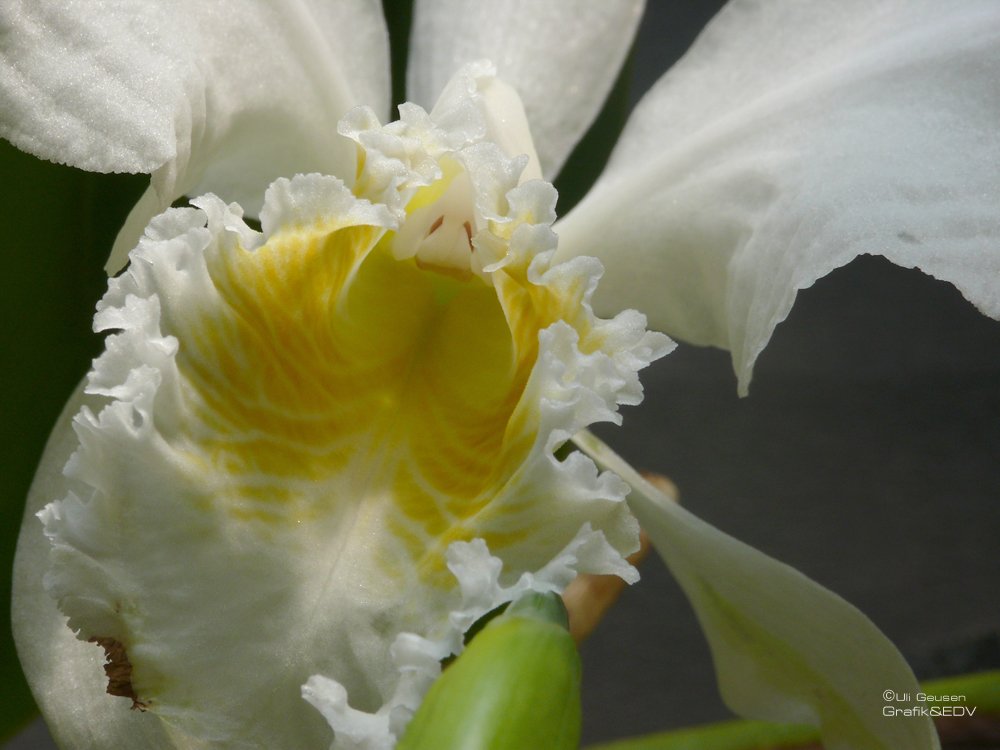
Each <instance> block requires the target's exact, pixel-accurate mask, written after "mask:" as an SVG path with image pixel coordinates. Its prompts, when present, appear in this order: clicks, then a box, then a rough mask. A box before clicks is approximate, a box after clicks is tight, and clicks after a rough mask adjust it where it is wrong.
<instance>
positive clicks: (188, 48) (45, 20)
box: [0, 0, 389, 271]
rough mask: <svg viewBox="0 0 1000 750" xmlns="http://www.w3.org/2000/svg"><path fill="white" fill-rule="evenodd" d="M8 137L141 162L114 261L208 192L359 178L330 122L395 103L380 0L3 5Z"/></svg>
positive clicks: (2, 115)
mask: <svg viewBox="0 0 1000 750" xmlns="http://www.w3.org/2000/svg"><path fill="white" fill-rule="evenodd" d="M0 36H2V37H3V38H4V40H5V41H4V54H3V57H2V58H0V136H2V137H4V138H7V139H9V140H10V141H11V142H12V143H14V145H16V146H18V147H19V148H22V149H24V150H26V151H29V152H30V153H32V154H35V155H36V156H40V157H42V158H45V159H51V160H54V161H58V162H62V163H66V164H70V165H72V166H76V167H81V168H83V169H87V170H90V171H98V172H145V173H151V174H152V175H153V178H152V184H151V186H150V188H149V191H148V192H147V193H146V194H145V196H144V197H143V198H142V200H141V201H140V203H139V205H137V206H136V208H135V209H134V211H133V214H132V215H131V216H130V218H129V220H128V221H127V222H126V226H125V227H124V229H123V232H122V234H121V235H120V236H119V239H118V241H117V242H116V246H115V253H114V255H113V257H112V258H111V260H110V261H109V270H111V271H116V270H118V269H119V268H120V267H121V266H122V265H123V264H124V262H125V255H126V253H127V252H128V251H129V250H131V249H132V248H133V247H134V246H135V243H136V241H137V240H138V238H139V236H140V234H141V232H142V229H143V228H144V227H145V226H146V224H147V223H148V221H149V219H151V218H152V217H153V216H154V215H156V214H158V213H159V212H160V211H162V210H163V209H165V208H166V207H167V206H169V205H170V204H171V202H173V201H174V200H175V199H176V198H178V197H179V196H181V195H196V194H201V193H204V192H214V193H218V194H219V195H221V196H223V197H225V198H226V199H227V200H235V201H239V202H240V203H242V204H243V206H244V207H245V208H246V209H247V210H248V211H249V212H250V213H251V214H256V212H257V211H258V210H259V208H260V199H261V196H262V195H263V192H264V188H265V187H266V186H267V185H268V184H269V183H270V182H271V181H272V180H274V179H275V178H277V177H280V176H291V175H293V174H295V173H298V172H315V171H321V172H324V173H327V174H335V175H338V176H340V177H342V178H345V179H347V178H350V177H351V176H352V173H353V164H354V161H353V160H354V152H353V148H352V147H351V144H349V143H347V142H346V141H343V139H339V138H338V137H337V135H336V124H337V121H338V120H339V119H340V118H341V117H342V116H343V115H344V113H345V112H346V111H347V110H348V109H350V108H351V107H354V106H356V105H358V104H368V105H369V106H372V107H375V108H376V109H377V111H378V112H379V113H380V114H381V115H382V116H384V115H385V114H387V112H388V96H389V74H388V42H387V38H386V31H385V22H384V20H383V18H382V13H381V8H380V5H379V3H378V2H376V1H375V0H349V1H348V2H338V3H326V2H317V1H316V0H308V1H307V2H287V1H282V2H258V1H256V0H254V1H251V2H242V3H238V4H219V3H205V2H191V1H190V0H178V1H177V2H171V3H156V4H150V3H143V2H137V1H136V0H126V1H124V2H116V3H105V4H102V6H100V7H93V6H91V5H89V4H83V5H75V4H66V3H55V2H49V1H43V2H36V1H35V0H27V1H25V0H15V1H14V2H10V3H4V4H3V6H2V8H0Z"/></svg>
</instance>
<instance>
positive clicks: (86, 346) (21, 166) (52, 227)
mask: <svg viewBox="0 0 1000 750" xmlns="http://www.w3.org/2000/svg"><path fill="white" fill-rule="evenodd" d="M0 175H3V180H0V222H2V226H3V229H4V234H3V245H4V247H3V250H2V252H3V260H4V265H5V268H4V271H5V272H4V274H3V277H2V280H0V285H2V289H0V319H2V320H3V322H4V325H2V326H0V368H2V372H3V385H4V387H3V389H2V391H0V404H2V407H0V415H2V420H3V425H4V432H3V445H2V446H0V450H2V451H3V468H2V475H3V477H4V485H3V495H2V496H0V503H2V506H0V507H2V513H3V516H2V517H3V523H2V525H0V570H2V573H0V584H2V590H0V591H2V595H3V596H4V598H5V601H8V602H9V601H10V590H11V567H12V564H13V558H14V548H15V544H16V540H17V534H18V530H19V529H20V527H21V513H22V509H23V507H24V499H25V496H26V495H27V492H28V486H29V485H30V483H31V479H32V476H33V475H34V471H35V465H36V463H37V461H38V458H39V456H40V455H41V451H42V448H43V447H44V445H45V440H46V438H47V437H48V433H49V430H50V429H51V427H52V424H53V423H54V422H55V419H56V417H57V416H58V414H59V412H60V410H61V409H62V405H63V403H64V402H65V400H66V399H67V398H68V397H69V394H70V393H71V392H72V390H73V388H74V386H75V385H76V383H77V382H78V381H79V380H80V378H81V377H82V376H83V374H84V372H86V370H87V366H88V364H89V360H90V358H91V357H92V356H94V355H96V353H97V351H98V341H97V337H96V336H94V335H93V334H92V333H91V332H90V319H91V317H92V316H93V310H94V304H95V303H96V302H97V299H98V298H99V296H100V295H101V293H102V292H103V290H104V287H105V286H106V284H107V276H106V275H105V274H104V272H103V271H102V266H103V264H104V261H105V259H106V258H107V255H108V252H109V250H110V248H111V242H112V240H113V239H114V236H115V234H116V232H117V230H118V227H119V226H120V225H121V222H122V221H123V219H124V216H125V213H126V212H127V211H128V208H129V207H130V206H131V202H134V199H135V197H137V196H138V193H139V192H141V190H142V187H143V186H144V185H145V183H146V182H147V180H148V178H145V177H131V176H122V175H110V176H107V175H92V174H87V173H85V172H81V171H79V170H74V169H70V168H68V167H62V166H59V165H56V164H51V163H48V162H43V161H39V160H38V159H35V158H33V157H31V156H28V155H26V154H23V153H21V152H19V151H17V150H16V149H15V148H14V147H13V146H11V145H10V144H8V143H6V142H3V141H0ZM39 531H40V527H39ZM0 681H2V683H3V685H4V700H3V701H0V739H3V738H6V737H9V736H10V735H11V734H12V733H14V732H15V731H16V730H17V729H18V728H19V727H20V726H21V725H23V724H24V723H25V722H27V721H28V720H29V719H30V718H31V716H32V715H33V714H34V711H35V708H34V703H33V701H32V699H31V695H30V693H29V692H28V688H27V685H26V684H25V681H24V677H23V675H22V674H21V668H20V665H19V664H18V661H17V656H16V654H15V651H14V644H13V640H12V638H11V635H10V624H9V619H8V618H7V617H4V618H3V626H2V630H0Z"/></svg>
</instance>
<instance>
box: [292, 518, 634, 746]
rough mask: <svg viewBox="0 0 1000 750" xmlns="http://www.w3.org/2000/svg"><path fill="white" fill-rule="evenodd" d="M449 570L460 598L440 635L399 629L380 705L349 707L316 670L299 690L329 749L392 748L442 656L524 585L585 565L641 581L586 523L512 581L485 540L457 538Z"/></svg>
mask: <svg viewBox="0 0 1000 750" xmlns="http://www.w3.org/2000/svg"><path fill="white" fill-rule="evenodd" d="M448 569H449V570H450V571H451V572H452V573H453V574H454V575H455V578H456V580H457V583H458V587H459V590H460V592H461V604H460V605H459V606H458V608H457V609H455V610H453V611H452V612H451V613H450V615H449V617H448V622H447V625H446V626H445V627H444V628H442V629H441V630H440V631H439V633H438V637H437V638H435V639H428V638H423V637H421V636H418V635H416V634H414V633H401V634H400V635H399V636H397V638H396V641H395V643H393V645H392V658H393V661H394V662H395V664H396V666H397V668H398V669H399V671H400V680H399V683H398V685H397V687H396V692H395V694H394V695H393V697H392V699H391V700H390V701H389V702H387V703H386V705H385V706H383V707H382V708H381V709H379V711H377V712H375V713H367V712H364V711H359V710H357V709H354V708H352V707H351V706H350V705H349V703H348V700H347V699H348V693H347V690H346V689H345V688H344V687H343V686H342V685H341V684H340V683H339V682H337V681H336V680H332V679H329V678H327V677H324V676H322V675H314V676H313V677H311V678H310V679H309V680H308V682H306V684H305V685H303V686H302V697H303V698H305V699H306V700H307V701H309V703H311V704H312V705H313V706H315V707H316V708H317V709H318V710H319V711H320V713H322V714H323V716H324V717H325V718H326V720H327V721H328V722H329V723H330V726H331V727H332V728H333V730H334V731H335V732H336V739H335V741H334V744H333V750H391V749H392V748H393V747H394V746H395V744H396V740H397V739H398V738H399V737H401V736H402V734H403V732H404V731H405V729H406V725H407V723H408V722H409V720H410V718H411V717H412V716H413V713H414V712H415V711H416V709H417V708H418V707H419V705H420V702H421V699H422V698H423V696H424V695H425V694H426V692H427V690H428V689H429V688H430V685H431V683H433V681H434V680H435V679H436V678H437V677H438V676H439V675H440V673H441V661H442V660H443V659H445V658H446V657H448V656H451V655H453V654H460V653H461V652H462V650H463V649H464V644H463V642H462V641H463V635H464V634H465V633H466V632H467V631H468V629H469V628H470V627H471V626H472V624H473V623H475V622H476V621H477V620H478V619H480V618H481V617H482V616H483V615H485V614H487V613H488V612H491V611H493V610H494V609H496V608H497V607H499V606H501V605H503V604H507V603H509V602H512V601H514V600H515V599H518V598H519V597H521V596H522V595H523V594H525V593H527V592H529V591H536V592H539V593H550V592H554V593H560V592H562V591H563V590H565V588H566V586H568V585H569V583H570V581H572V580H573V578H575V577H576V575H577V574H578V573H583V572H586V571H588V570H602V571H608V572H610V573H612V574H615V575H618V576H620V577H621V578H622V579H623V580H625V581H626V582H628V583H635V582H636V581H637V580H639V575H638V573H637V571H636V570H635V568H633V567H632V566H631V565H629V564H628V563H626V562H625V561H624V560H623V559H622V558H621V555H619V554H618V552H617V551H616V550H615V549H614V548H613V547H611V545H609V544H608V542H607V540H606V539H605V537H604V535H603V534H602V533H601V532H599V531H594V529H592V528H591V526H590V524H584V525H583V527H582V528H581V529H580V532H579V533H578V534H577V535H576V538H575V539H573V541H572V542H570V543H569V544H568V545H567V546H566V548H565V549H564V550H563V551H562V552H560V553H559V554H558V555H557V556H556V557H555V558H554V559H553V560H552V561H551V562H549V563H548V564H546V565H545V567H543V568H542V569H541V570H538V571H536V572H534V573H523V574H521V576H520V577H519V578H518V579H517V580H516V581H515V582H514V583H513V584H512V585H510V586H504V585H503V584H502V583H501V573H502V571H503V561H502V560H500V559H499V558H497V557H494V556H492V555H491V554H490V552H489V549H488V548H487V547H486V543H485V542H484V541H483V540H482V539H476V540H474V541H472V542H456V543H454V544H453V545H452V546H451V547H450V548H449V549H448Z"/></svg>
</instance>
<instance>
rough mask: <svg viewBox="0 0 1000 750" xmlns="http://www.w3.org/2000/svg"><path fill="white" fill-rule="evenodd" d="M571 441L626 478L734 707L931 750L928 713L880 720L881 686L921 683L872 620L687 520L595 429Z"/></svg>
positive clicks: (846, 740)
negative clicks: (598, 435) (686, 602)
mask: <svg viewBox="0 0 1000 750" xmlns="http://www.w3.org/2000/svg"><path fill="white" fill-rule="evenodd" d="M574 440H575V442H576V443H577V444H578V445H579V446H580V448H582V449H583V450H584V451H585V452H586V453H588V454H589V455H590V456H591V457H592V458H594V460H595V461H597V463H598V464H599V465H601V466H603V467H605V468H607V469H610V470H611V471H614V472H616V473H617V474H619V475H620V476H621V477H622V478H623V479H624V480H625V481H626V482H627V483H628V484H629V485H631V487H632V493H631V494H630V495H629V498H628V503H629V506H630V507H631V509H632V512H633V513H635V515H636V517H637V518H638V519H639V523H640V524H641V526H642V528H643V529H644V530H645V531H646V533H647V534H649V538H650V541H651V542H652V543H653V546H654V547H656V550H657V552H659V553H660V555H661V556H662V557H663V559H664V561H665V562H666V563H667V566H668V567H669V568H670V571H671V573H673V575H674V577H675V578H676V579H677V581H678V582H679V583H680V585H681V587H682V588H683V589H684V592H685V594H686V595H687V597H688V600H689V601H690V602H691V605H692V606H693V607H694V610H695V613H696V614H697V616H698V620H699V621H700V623H701V626H702V629H703V631H704V632H705V635H706V637H707V638H708V642H709V646H710V647H711V649H712V656H713V658H714V660H715V668H716V674H717V677H718V680H719V689H720V691H721V693H722V697H723V699H724V700H725V701H726V704H727V705H728V706H729V707H730V708H731V709H733V710H734V711H736V712H737V713H739V714H741V715H743V716H746V717H752V718H758V719H766V720H770V721H783V722H791V723H806V724H815V725H817V726H819V728H820V731H821V733H822V736H823V747H825V748H827V749H828V750H895V749H896V748H904V747H905V748H907V749H908V750H921V749H922V748H928V749H931V748H937V747H939V743H938V739H937V733H936V731H935V730H934V725H933V723H932V722H931V720H930V719H929V718H919V717H918V718H900V717H891V718H890V717H885V716H883V714H882V707H883V704H884V701H883V699H882V694H883V693H884V692H885V691H886V690H893V691H895V692H898V693H906V692H909V693H911V694H915V693H916V692H918V691H919V686H918V685H917V682H916V678H915V677H914V676H913V672H912V671H910V668H909V667H908V666H907V664H906V662H905V661H904V660H903V657H902V656H901V655H900V654H899V652H898V651H897V650H896V648H895V647H894V646H893V645H892V643H890V642H889V640H888V639H887V638H886V637H885V636H884V635H882V633H881V632H880V631H879V630H878V628H876V627H875V625H874V624H873V623H872V622H871V620H869V619H868V618H867V617H865V616H864V615H863V614H862V613H861V612H859V611H858V610H857V609H855V608H854V607H853V606H851V605H850V604H848V603H847V602H845V601H844V600H843V599H841V598H840V597H839V596H837V595H836V594H834V593H833V592H831V591H828V590H827V589H824V588H823V587H821V586H819V585H818V584H817V583H815V582H814V581H811V580H810V579H808V578H806V577H805V576H804V575H802V574H801V573H799V572H798V571H797V570H795V569H794V568H791V567H789V566H788V565H785V564H784V563H780V562H778V561H777V560H774V559H773V558H770V557H768V556H767V555H765V554H763V553H761V552H759V551H758V550H756V549H754V548H753V547H750V546H748V545H746V544H744V543H743V542H740V541H738V540H736V539H733V538H732V537H730V536H728V535H726V534H724V533H722V532H721V531H719V530H718V529H716V528H715V527H713V526H710V525H709V524H707V523H705V522H704V521H702V520H701V519H699V518H697V517H695V516H693V515H692V514H691V513H689V512H688V511H686V510H684V509H683V508H681V507H680V506H679V505H677V504H676V503H674V502H672V501H671V500H670V498H668V497H666V496H665V495H663V493H661V492H660V491H659V490H657V489H656V488H655V487H653V486H652V485H651V484H650V483H649V482H647V481H646V480H645V479H643V478H642V477H641V476H639V474H638V473H637V472H636V471H635V470H634V469H633V468H632V467H631V466H629V465H628V464H627V463H626V462H625V461H624V460H623V459H621V458H620V457H619V456H617V455H615V454H614V452H612V451H611V449H610V448H608V447H607V446H606V445H604V444H603V443H601V442H600V441H599V440H597V439H596V438H595V437H594V436H593V435H590V434H588V433H583V434H580V435H577V436H576V438H575V439H574Z"/></svg>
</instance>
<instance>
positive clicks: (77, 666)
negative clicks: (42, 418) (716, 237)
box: [11, 383, 204, 750]
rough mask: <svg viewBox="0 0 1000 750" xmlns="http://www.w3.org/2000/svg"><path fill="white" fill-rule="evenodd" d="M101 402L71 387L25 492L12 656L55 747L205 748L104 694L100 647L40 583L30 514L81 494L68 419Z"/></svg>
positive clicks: (40, 552)
mask: <svg viewBox="0 0 1000 750" xmlns="http://www.w3.org/2000/svg"><path fill="white" fill-rule="evenodd" d="M100 400H101V399H99V398H97V397H94V396H87V395H85V394H84V390H83V384H82V383H81V385H80V386H79V387H78V388H77V389H76V391H75V392H74V394H73V396H72V397H71V398H70V400H69V401H68V402H67V404H66V407H65V408H64V409H63V412H62V414H61V415H60V417H59V420H58V422H56V426H55V428H54V429H53V430H52V435H51V437H50V438H49V441H48V444H47V445H46V446H45V452H44V453H43V454H42V460H41V463H40V464H39V467H38V472H37V473H36V474H35V480H34V482H33V483H32V485H31V490H30V492H29V493H28V500H27V505H26V507H25V510H24V520H23V522H22V533H21V535H20V537H19V539H18V543H17V554H16V556H15V558H14V580H13V596H12V601H11V624H12V626H13V635H14V642H15V644H16V645H17V653H18V657H19V658H20V660H21V665H22V666H23V668H24V672H25V674H26V675H28V676H29V678H30V679H29V684H30V685H31V688H32V692H33V694H34V697H35V701H36V702H37V703H38V706H39V708H40V709H41V711H42V714H43V715H44V716H45V717H46V722H47V724H48V727H49V731H50V732H51V734H52V736H53V738H54V739H55V741H56V743H57V744H58V745H59V746H60V747H66V748H75V749H78V750H108V748H119V747H142V748H149V750H203V748H204V746H203V745H202V744H200V743H196V742H194V741H192V740H191V739H190V738H178V737H173V736H171V735H170V734H169V733H168V730H167V728H166V726H165V725H164V724H163V723H162V722H160V721H159V720H158V719H157V718H156V717H154V716H152V715H149V714H144V713H141V712H138V711H132V710H130V708H129V704H128V702H127V701H123V700H111V699H109V696H108V695H107V693H106V692H105V687H106V686H107V678H106V677H105V674H104V670H103V663H104V658H103V654H102V652H101V650H100V649H99V648H96V647H95V646H94V644H91V643H84V642H83V641H79V640H77V639H76V637H75V635H74V633H73V631H72V630H71V629H70V628H69V627H68V626H67V624H66V617H65V616H64V615H63V614H61V613H60V612H59V610H58V609H57V607H56V602H55V600H54V599H52V598H51V597H50V596H49V595H48V593H47V592H46V591H45V587H44V585H43V583H42V579H43V574H44V573H45V572H46V571H47V570H48V567H49V554H50V551H51V545H50V544H49V541H48V539H46V537H45V535H44V534H42V525H41V523H40V522H39V520H38V518H36V515H37V514H38V513H39V512H40V511H41V510H42V508H43V507H44V506H45V505H46V504H47V503H49V502H50V501H51V500H52V498H55V497H65V496H66V495H67V494H68V493H69V492H71V491H74V492H78V493H85V492H86V490H85V488H84V487H82V485H81V484H80V483H79V482H76V481H74V480H71V479H69V478H67V477H66V475H65V474H63V467H64V466H65V465H66V462H67V461H68V460H69V457H70V455H71V454H72V453H73V452H74V451H75V450H76V449H77V447H78V445H79V442H78V440H77V437H76V434H75V433H74V432H73V429H72V421H73V417H74V416H75V415H76V414H77V413H78V412H79V411H80V409H81V408H82V407H83V406H90V407H92V408H96V407H97V406H98V403H99V401H100Z"/></svg>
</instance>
